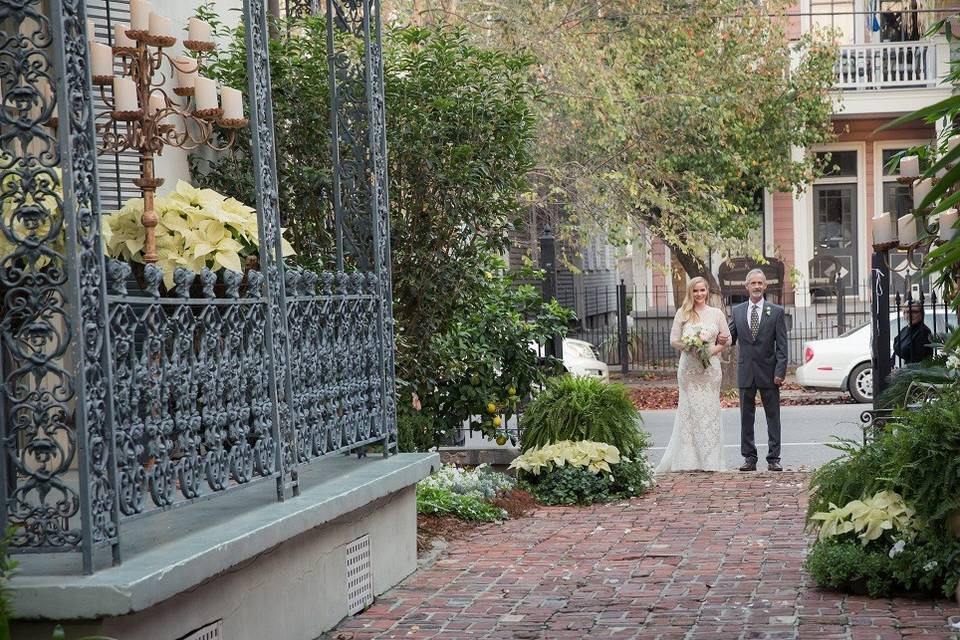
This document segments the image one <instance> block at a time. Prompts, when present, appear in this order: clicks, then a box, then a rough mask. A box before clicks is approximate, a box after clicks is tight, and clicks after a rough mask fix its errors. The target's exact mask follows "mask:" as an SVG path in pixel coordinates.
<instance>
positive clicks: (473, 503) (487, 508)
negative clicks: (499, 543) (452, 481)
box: [417, 485, 507, 522]
mask: <svg viewBox="0 0 960 640" xmlns="http://www.w3.org/2000/svg"><path fill="white" fill-rule="evenodd" d="M417 513H423V514H427V515H451V516H454V517H456V518H460V519H461V520H470V521H473V522H496V521H498V520H503V519H504V518H506V517H507V513H506V511H504V510H503V509H501V508H500V507H495V506H493V505H492V504H490V503H488V502H484V501H483V500H481V499H479V498H476V497H474V496H469V495H460V494H458V493H455V492H453V491H451V490H450V489H437V488H434V487H425V486H420V485H418V486H417Z"/></svg>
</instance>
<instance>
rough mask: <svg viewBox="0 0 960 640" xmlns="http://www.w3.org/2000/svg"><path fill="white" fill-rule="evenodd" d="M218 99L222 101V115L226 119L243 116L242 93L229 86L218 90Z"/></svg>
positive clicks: (236, 118) (237, 118)
mask: <svg viewBox="0 0 960 640" xmlns="http://www.w3.org/2000/svg"><path fill="white" fill-rule="evenodd" d="M220 101H221V102H222V103H223V117H224V119H227V120H239V119H241V118H243V94H242V93H240V92H239V91H237V90H236V89H232V88H230V87H224V88H223V89H221V90H220Z"/></svg>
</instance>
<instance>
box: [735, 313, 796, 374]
mask: <svg viewBox="0 0 960 640" xmlns="http://www.w3.org/2000/svg"><path fill="white" fill-rule="evenodd" d="M749 306H750V304H749V303H748V302H743V303H741V304H738V305H737V306H735V307H734V308H733V320H731V322H730V337H731V338H732V344H737V342H738V341H739V343H740V356H739V358H738V359H737V386H738V387H740V388H741V389H747V388H750V387H756V388H758V389H763V388H769V387H774V386H776V385H775V384H774V383H773V378H774V377H778V378H784V377H786V375H787V322H786V318H785V317H784V312H783V307H781V306H778V305H775V304H771V303H769V302H766V301H764V303H763V311H762V312H761V317H760V329H759V330H758V331H757V337H756V338H754V337H753V336H752V335H751V334H750V320H749V318H747V309H748V308H749ZM768 310H769V315H768V314H767V311H768Z"/></svg>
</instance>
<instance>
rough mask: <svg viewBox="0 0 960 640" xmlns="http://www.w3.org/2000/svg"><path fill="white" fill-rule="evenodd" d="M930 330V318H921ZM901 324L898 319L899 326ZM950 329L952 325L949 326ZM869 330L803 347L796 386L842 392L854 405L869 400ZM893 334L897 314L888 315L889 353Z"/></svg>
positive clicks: (939, 324)
mask: <svg viewBox="0 0 960 640" xmlns="http://www.w3.org/2000/svg"><path fill="white" fill-rule="evenodd" d="M924 319H925V321H926V323H927V326H928V327H930V329H931V330H932V329H933V328H934V327H933V318H932V316H931V315H930V314H927V315H926V316H925V317H924ZM904 325H905V321H904V320H903V318H902V317H901V319H900V327H901V328H903V326H904ZM950 328H952V326H951V327H950ZM936 329H937V333H943V332H944V323H943V317H942V315H939V316H937V327H936ZM871 333H872V332H871V327H870V324H869V323H867V324H864V325H862V326H859V327H857V328H856V329H851V330H850V331H847V332H846V333H844V334H842V335H841V336H839V337H837V338H830V339H827V340H812V341H810V342H807V343H805V344H804V345H803V365H802V366H800V367H798V368H797V371H796V378H797V384H799V385H801V386H803V387H808V388H811V389H831V390H832V389H836V390H839V391H846V392H848V393H849V394H850V395H851V396H853V399H854V400H856V401H857V402H861V403H863V402H872V401H873V362H872V354H871V349H870V347H871ZM896 335H897V314H896V312H894V313H891V314H890V340H891V344H890V352H891V354H892V353H893V338H895V337H896Z"/></svg>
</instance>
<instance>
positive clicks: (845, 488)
mask: <svg viewBox="0 0 960 640" xmlns="http://www.w3.org/2000/svg"><path fill="white" fill-rule="evenodd" d="M885 444H886V442H885V441H884V439H883V437H882V436H881V437H880V438H879V439H877V440H874V441H871V442H869V443H868V444H866V445H861V444H860V443H858V442H855V441H853V440H839V441H838V442H836V443H832V444H830V445H828V446H830V447H832V448H834V449H837V450H838V451H840V452H841V453H842V454H843V455H842V456H840V457H838V458H835V459H833V460H831V461H830V462H827V463H826V464H824V465H823V466H822V467H820V468H819V469H817V470H816V471H814V472H813V474H812V475H811V476H810V500H809V504H808V506H807V517H808V518H809V517H810V516H812V515H813V514H814V513H816V512H818V511H827V510H829V508H830V504H831V503H833V504H835V505H837V506H841V507H842V506H843V505H845V504H847V503H849V502H851V501H852V500H859V499H860V498H862V497H863V496H871V495H873V494H875V493H876V492H877V491H882V490H884V489H893V487H892V485H891V484H890V482H888V481H885V480H882V479H881V477H882V475H883V474H882V469H883V465H884V463H885V461H886V459H887V453H886V451H885V449H884V447H885Z"/></svg>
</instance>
